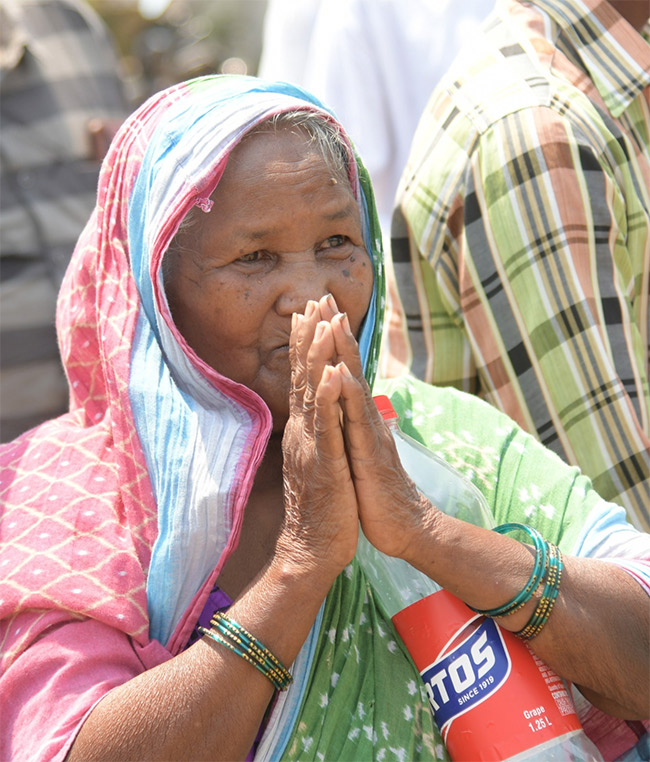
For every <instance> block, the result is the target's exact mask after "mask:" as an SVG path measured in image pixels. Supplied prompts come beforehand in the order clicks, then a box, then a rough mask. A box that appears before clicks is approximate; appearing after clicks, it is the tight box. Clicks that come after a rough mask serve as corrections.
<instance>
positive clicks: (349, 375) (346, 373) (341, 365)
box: [336, 362, 352, 378]
mask: <svg viewBox="0 0 650 762" xmlns="http://www.w3.org/2000/svg"><path fill="white" fill-rule="evenodd" d="M336 367H337V368H339V370H340V371H341V373H343V375H344V376H346V377H347V378H352V373H350V369H349V368H348V366H347V365H346V364H345V363H344V362H340V363H339V364H338V365H337V366H336Z"/></svg>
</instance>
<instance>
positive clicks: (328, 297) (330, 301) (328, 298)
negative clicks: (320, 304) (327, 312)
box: [325, 294, 339, 312]
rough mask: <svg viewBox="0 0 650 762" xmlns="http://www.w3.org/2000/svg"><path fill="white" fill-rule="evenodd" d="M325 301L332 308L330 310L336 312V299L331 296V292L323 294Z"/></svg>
mask: <svg viewBox="0 0 650 762" xmlns="http://www.w3.org/2000/svg"><path fill="white" fill-rule="evenodd" d="M325 301H326V302H327V305H328V306H329V308H330V309H331V310H332V312H338V311H339V308H338V305H337V304H336V299H335V298H334V297H333V296H332V294H327V295H326V296H325Z"/></svg>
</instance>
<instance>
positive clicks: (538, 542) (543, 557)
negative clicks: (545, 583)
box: [470, 523, 548, 617]
mask: <svg viewBox="0 0 650 762" xmlns="http://www.w3.org/2000/svg"><path fill="white" fill-rule="evenodd" d="M517 530H519V531H521V532H525V533H526V534H527V535H528V536H529V537H530V539H531V540H532V541H533V545H534V547H535V563H534V565H533V571H532V573H531V575H530V579H529V580H528V582H527V583H526V585H525V587H524V588H523V590H521V592H519V593H517V595H515V597H514V598H512V599H511V600H510V601H508V602H507V603H504V604H503V606H498V607H497V608H494V609H475V608H473V607H472V606H470V608H471V609H472V611H474V612H476V613H477V614H481V615H482V616H489V617H502V616H508V615H510V614H514V613H515V611H519V609H520V608H522V607H523V606H525V605H526V604H527V603H528V601H529V600H530V599H531V598H532V597H533V595H534V594H535V591H536V590H537V588H538V587H539V585H540V584H541V582H542V579H543V577H544V572H545V570H546V565H547V552H548V545H547V543H546V540H545V539H544V538H543V537H542V535H541V534H540V533H539V532H538V531H537V530H536V529H534V528H533V527H529V526H527V525H526V524H514V523H511V524H501V525H500V526H498V527H494V530H493V531H495V532H498V533H499V534H507V533H508V532H514V531H517Z"/></svg>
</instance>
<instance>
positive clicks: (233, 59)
mask: <svg viewBox="0 0 650 762" xmlns="http://www.w3.org/2000/svg"><path fill="white" fill-rule="evenodd" d="M89 4H90V5H92V6H93V8H94V9H95V10H96V11H97V13H98V14H99V15H100V16H101V17H102V18H103V20H104V21H105V23H106V25H107V26H108V28H109V29H110V31H111V33H112V35H113V37H114V40H115V44H116V46H117V49H118V55H119V57H120V68H121V74H122V77H123V79H124V82H125V86H126V88H127V96H128V98H129V100H130V102H131V105H132V106H133V107H134V108H135V106H137V105H139V104H140V103H141V102H142V101H143V100H144V99H145V98H146V97H148V96H149V95H151V94H153V93H154V92H157V91H158V90H161V89H162V88H164V87H167V86H168V85H171V84H174V83H175V82H179V81H181V80H184V79H189V78H190V77H194V76H199V75H202V74H212V73H229V74H256V73H257V66H258V64H259V59H260V53H261V46H262V28H263V23H264V13H265V11H266V0H89Z"/></svg>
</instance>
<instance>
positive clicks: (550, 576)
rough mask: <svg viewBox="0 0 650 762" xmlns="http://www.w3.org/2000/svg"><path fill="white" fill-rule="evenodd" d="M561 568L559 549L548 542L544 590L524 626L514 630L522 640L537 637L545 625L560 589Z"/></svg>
mask: <svg viewBox="0 0 650 762" xmlns="http://www.w3.org/2000/svg"><path fill="white" fill-rule="evenodd" d="M563 568H564V565H563V563H562V554H561V553H560V549H559V548H558V547H557V546H556V545H552V544H550V543H549V561H548V570H547V574H546V580H545V585H544V591H543V593H542V597H541V598H540V599H539V601H538V603H537V606H536V607H535V611H534V612H533V615H532V616H531V618H530V619H529V620H528V623H527V624H526V626H525V627H524V628H523V629H521V630H519V632H515V635H516V636H517V637H518V638H521V639H522V640H532V638H535V637H537V635H539V633H540V632H541V631H542V630H543V629H544V627H545V626H546V623H547V622H548V620H549V617H550V616H551V611H552V610H553V606H555V601H556V600H557V596H558V593H559V591H560V582H561V580H562V570H563Z"/></svg>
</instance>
